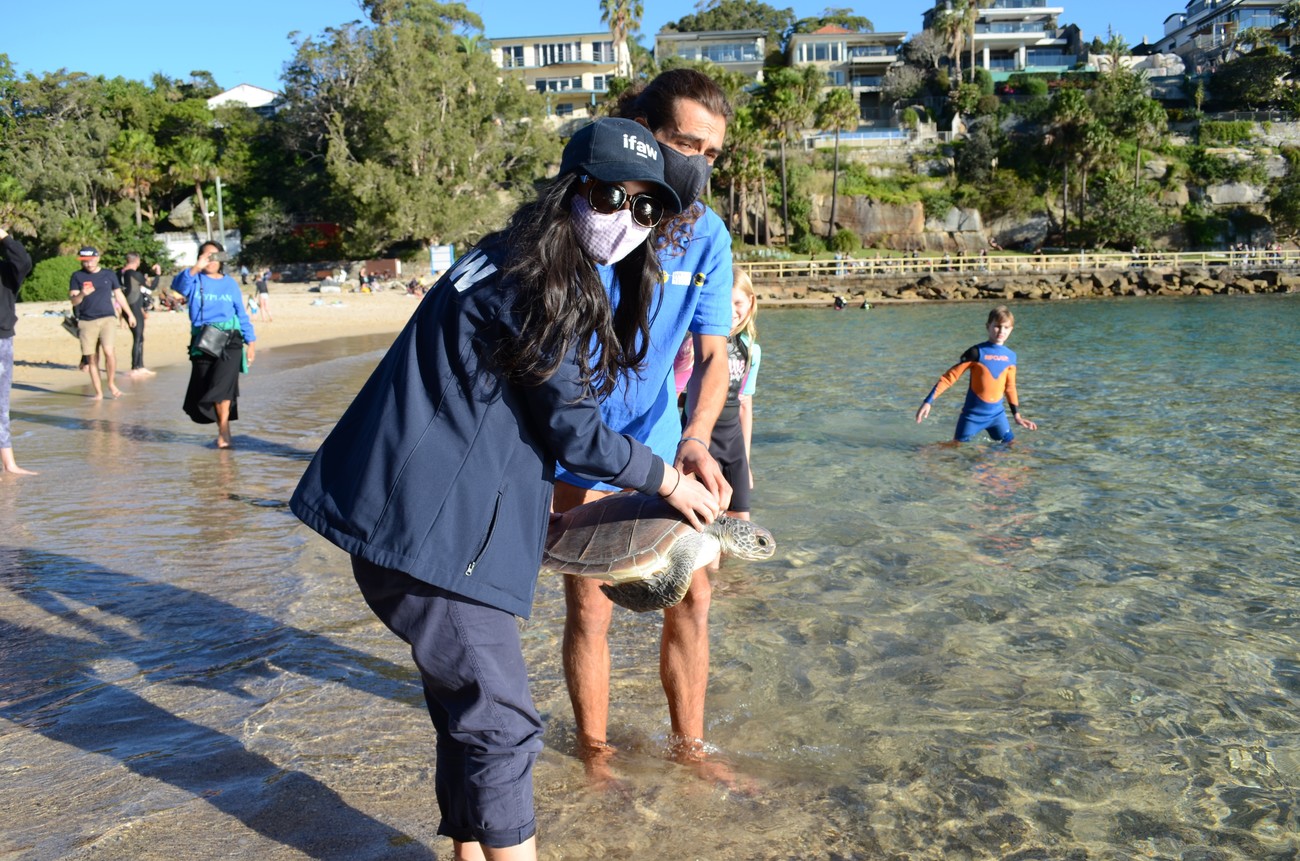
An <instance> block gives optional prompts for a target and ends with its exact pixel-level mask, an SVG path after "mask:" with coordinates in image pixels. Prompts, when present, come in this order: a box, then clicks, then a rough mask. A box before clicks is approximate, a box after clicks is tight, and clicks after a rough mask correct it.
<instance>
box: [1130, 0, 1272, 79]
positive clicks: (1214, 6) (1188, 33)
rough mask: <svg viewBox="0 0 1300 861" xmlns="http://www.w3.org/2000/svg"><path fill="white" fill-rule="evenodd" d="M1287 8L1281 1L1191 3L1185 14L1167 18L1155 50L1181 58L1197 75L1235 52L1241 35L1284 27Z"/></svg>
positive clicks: (1195, 0)
mask: <svg viewBox="0 0 1300 861" xmlns="http://www.w3.org/2000/svg"><path fill="white" fill-rule="evenodd" d="M1283 5H1284V4H1283V3H1282V2H1279V0H1191V2H1189V3H1188V4H1187V9H1186V11H1185V12H1180V13H1176V14H1173V15H1170V16H1169V17H1168V18H1166V19H1165V34H1164V36H1162V37H1161V38H1160V41H1158V42H1156V43H1155V50H1157V51H1159V52H1161V53H1165V54H1177V55H1179V56H1180V57H1182V58H1183V61H1184V62H1185V63H1186V64H1187V67H1188V71H1189V72H1192V73H1193V74H1199V73H1201V72H1205V71H1208V67H1209V66H1210V65H1212V64H1213V63H1215V62H1217V61H1218V60H1220V59H1222V58H1223V55H1224V54H1225V53H1227V52H1228V51H1229V50H1231V49H1232V47H1233V45H1234V43H1235V41H1236V38H1237V36H1238V34H1240V33H1242V32H1244V31H1246V30H1251V29H1255V30H1271V29H1272V28H1274V27H1276V26H1277V25H1278V24H1281V23H1282V14H1281V8H1282V6H1283ZM1283 47H1285V46H1283Z"/></svg>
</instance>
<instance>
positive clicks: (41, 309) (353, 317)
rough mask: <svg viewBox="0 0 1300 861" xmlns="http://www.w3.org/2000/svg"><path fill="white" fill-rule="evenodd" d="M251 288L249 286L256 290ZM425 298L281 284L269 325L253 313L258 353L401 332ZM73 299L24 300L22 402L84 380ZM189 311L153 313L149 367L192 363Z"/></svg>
mask: <svg viewBox="0 0 1300 861" xmlns="http://www.w3.org/2000/svg"><path fill="white" fill-rule="evenodd" d="M250 292H252V291H251V288H250V289H248V290H245V293H246V294H247V293H250ZM418 302H419V297H416V296H410V295H407V293H406V292H405V291H398V290H390V291H387V292H383V293H319V292H315V285H312V284H275V285H274V286H273V287H272V289H271V298H270V305H271V307H270V312H271V314H270V316H271V320H270V322H267V321H264V320H261V319H259V317H260V315H257V314H255V315H252V320H253V328H254V330H255V331H256V333H257V353H258V356H261V355H263V353H264V351H267V350H274V349H276V348H277V347H287V346H291V345H295V344H305V343H311V342H314V341H324V340H328V339H331V338H341V337H346V336H349V335H376V334H382V333H384V332H392V333H394V334H396V333H397V331H398V330H399V329H401V327H402V325H403V324H404V323H405V322H406V321H407V319H408V318H409V317H410V315H411V312H412V311H414V310H415V307H416V305H417V304H418ZM70 307H71V306H70V304H69V303H67V302H22V303H20V304H19V305H18V326H17V330H16V334H15V336H14V389H13V400H14V402H15V403H17V402H20V401H21V400H22V399H23V398H24V397H25V396H27V395H28V394H29V393H30V392H32V391H39V390H43V391H59V390H63V389H68V388H72V387H75V386H78V385H82V384H85V385H86V389H87V391H89V380H88V378H87V376H86V372H85V371H79V370H77V362H78V359H79V349H80V348H79V347H78V346H77V341H76V339H75V338H73V337H72V336H71V335H69V334H68V333H67V331H65V330H64V329H63V327H62V326H61V325H60V322H61V315H62V314H63V312H64V311H67V310H69V309H70ZM189 337H190V323H189V315H188V314H186V313H184V312H167V311H162V312H159V311H156V310H155V311H154V312H152V313H151V314H150V315H149V318H148V321H147V323H146V328H145V346H144V358H145V364H146V365H147V366H148V367H149V368H150V369H153V370H157V369H158V368H161V367H163V366H165V365H171V364H175V363H177V362H186V361H188V360H189V358H188V355H187V353H186V346H187V344H188V343H189ZM115 351H116V354H117V363H118V375H119V379H121V378H122V377H123V376H125V375H126V374H127V373H128V372H129V371H130V368H131V332H130V330H128V329H127V328H126V326H125V324H123V326H122V328H120V329H119V330H118V332H117V342H116V346H115Z"/></svg>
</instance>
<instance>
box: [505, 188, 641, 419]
mask: <svg viewBox="0 0 1300 861" xmlns="http://www.w3.org/2000/svg"><path fill="white" fill-rule="evenodd" d="M578 185H579V182H578V177H577V176H576V174H573V173H568V174H564V175H562V176H559V177H557V178H556V179H554V180H552V181H551V182H550V183H549V184H547V185H546V186H545V187H544V188H543V189H542V191H541V193H540V194H539V196H538V197H537V199H536V200H534V201H533V202H531V203H526V204H524V205H523V206H521V207H520V208H519V209H517V210H516V211H515V213H514V215H512V216H511V217H510V221H509V223H508V224H507V225H506V226H505V228H504V229H502V230H499V231H497V232H495V233H492V234H489V235H488V236H486V237H484V238H483V241H482V243H481V244H482V245H485V246H488V245H493V244H500V245H501V246H503V247H504V248H505V249H506V252H505V260H504V262H503V265H502V274H503V275H504V276H505V277H506V278H510V279H512V280H514V282H515V284H516V294H515V299H514V304H513V306H512V312H513V316H514V319H515V323H516V331H517V333H516V334H512V335H508V336H507V337H505V338H504V339H503V340H502V341H501V343H500V344H498V345H497V348H496V349H495V351H494V353H493V356H492V359H493V361H494V362H495V364H496V366H497V367H498V368H500V369H501V372H502V374H503V376H505V378H506V379H508V380H510V381H512V382H515V383H520V384H523V385H536V384H537V383H540V382H542V381H544V380H546V379H548V378H549V377H550V376H551V375H552V374H554V373H555V371H556V369H557V368H558V367H559V366H560V363H561V362H562V361H563V360H564V357H565V355H566V354H567V353H568V352H569V350H574V351H575V353H576V358H577V362H578V368H579V370H580V374H581V379H582V382H583V384H584V385H585V386H586V387H587V389H588V390H589V391H591V393H592V394H593V395H595V396H596V397H598V398H604V397H608V396H609V395H610V394H611V393H612V392H613V391H614V387H615V385H616V384H617V382H618V379H619V377H620V376H623V375H625V374H628V373H630V372H632V371H635V370H638V369H639V368H640V366H641V364H642V362H644V361H645V354H646V345H647V343H648V341H649V331H650V321H649V317H650V300H651V297H653V296H654V295H655V291H656V290H657V289H658V287H659V284H660V283H661V280H662V278H661V270H660V268H659V258H658V257H657V256H656V255H654V254H652V253H650V250H649V243H645V242H643V243H641V244H640V245H638V246H637V248H636V250H635V251H633V252H632V253H631V254H629V255H628V256H627V257H625V258H623V259H622V260H620V261H619V262H618V263H615V264H614V277H615V280H616V281H617V283H618V290H619V301H618V308H617V310H611V308H610V300H609V295H608V294H607V293H606V292H605V285H604V283H603V282H602V281H601V278H600V275H599V273H598V272H597V270H596V267H595V266H593V265H592V263H591V259H590V258H589V257H588V256H587V255H586V253H585V252H584V251H583V250H582V245H581V244H580V243H579V242H578V237H577V234H576V232H575V231H574V228H573V217H572V214H571V212H572V210H571V206H572V200H573V195H574V192H575V190H576V189H577V187H578ZM593 335H594V336H595V337H594V343H593V337H592V336H593Z"/></svg>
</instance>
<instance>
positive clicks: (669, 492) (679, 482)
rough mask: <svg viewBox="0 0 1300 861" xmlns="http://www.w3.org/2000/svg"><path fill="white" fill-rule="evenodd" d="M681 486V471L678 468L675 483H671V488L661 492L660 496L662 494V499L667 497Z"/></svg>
mask: <svg viewBox="0 0 1300 861" xmlns="http://www.w3.org/2000/svg"><path fill="white" fill-rule="evenodd" d="M681 486H682V471H681V470H680V469H679V470H677V483H676V484H674V485H673V489H672V490H670V491H668V492H667V493H661V494H660V496H662V497H663V498H664V499H667V498H668V497H670V496H672V495H673V494H674V493H676V492H677V488H679V487H681Z"/></svg>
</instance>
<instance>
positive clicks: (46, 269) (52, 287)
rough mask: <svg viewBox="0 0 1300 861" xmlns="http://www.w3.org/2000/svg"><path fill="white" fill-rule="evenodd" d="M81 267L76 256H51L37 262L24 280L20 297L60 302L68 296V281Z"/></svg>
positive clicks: (26, 300) (27, 299)
mask: <svg viewBox="0 0 1300 861" xmlns="http://www.w3.org/2000/svg"><path fill="white" fill-rule="evenodd" d="M80 268H81V261H80V260H78V259H77V258H76V257H49V258H46V259H45V260H42V261H41V262H40V263H37V264H36V268H34V269H33V270H32V274H31V275H28V276H27V280H26V281H24V282H23V289H22V292H21V294H20V295H19V298H20V299H21V300H22V301H23V302H59V301H66V300H67V298H68V282H69V281H71V280H72V273H73V272H76V271H77V270H78V269H80Z"/></svg>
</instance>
